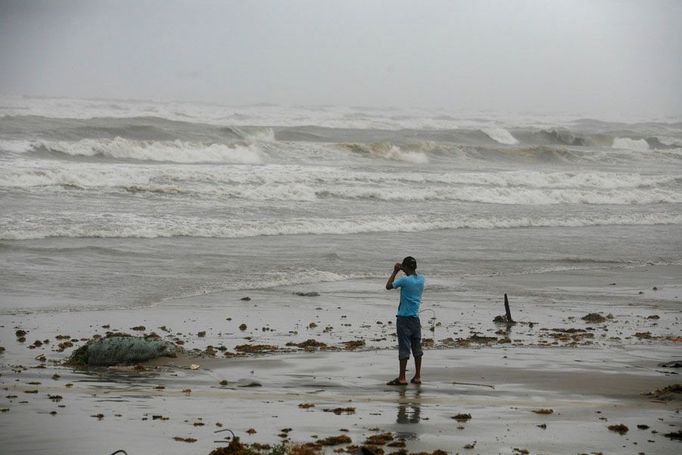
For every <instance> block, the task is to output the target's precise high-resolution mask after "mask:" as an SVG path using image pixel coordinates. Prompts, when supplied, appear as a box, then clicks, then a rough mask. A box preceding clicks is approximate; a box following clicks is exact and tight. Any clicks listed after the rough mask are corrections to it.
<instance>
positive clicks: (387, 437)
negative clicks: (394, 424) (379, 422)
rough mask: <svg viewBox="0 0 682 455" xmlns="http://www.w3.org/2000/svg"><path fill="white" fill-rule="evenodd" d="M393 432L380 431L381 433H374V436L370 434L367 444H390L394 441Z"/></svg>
mask: <svg viewBox="0 0 682 455" xmlns="http://www.w3.org/2000/svg"><path fill="white" fill-rule="evenodd" d="M393 439H394V437H393V433H390V432H387V433H379V434H373V435H372V436H369V437H368V438H367V439H366V440H365V445H368V446H383V445H386V444H388V443H389V442H391V441H393Z"/></svg>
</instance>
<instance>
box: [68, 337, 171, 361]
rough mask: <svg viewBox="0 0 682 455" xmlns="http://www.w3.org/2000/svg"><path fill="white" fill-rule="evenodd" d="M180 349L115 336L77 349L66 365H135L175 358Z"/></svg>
mask: <svg viewBox="0 0 682 455" xmlns="http://www.w3.org/2000/svg"><path fill="white" fill-rule="evenodd" d="M178 349H179V348H177V347H176V346H175V345H173V344H172V343H170V342H167V341H159V340H154V339H146V338H143V337H135V336H131V335H126V334H113V335H110V336H107V337H105V338H101V339H97V340H91V341H89V342H88V343H87V344H85V345H84V346H81V347H80V348H78V349H76V350H75V351H74V352H73V354H71V357H69V359H68V360H67V362H66V364H67V365H70V366H86V365H88V366H109V365H117V364H134V363H139V362H145V361H148V360H152V359H156V358H158V357H175V356H176V353H177V351H178Z"/></svg>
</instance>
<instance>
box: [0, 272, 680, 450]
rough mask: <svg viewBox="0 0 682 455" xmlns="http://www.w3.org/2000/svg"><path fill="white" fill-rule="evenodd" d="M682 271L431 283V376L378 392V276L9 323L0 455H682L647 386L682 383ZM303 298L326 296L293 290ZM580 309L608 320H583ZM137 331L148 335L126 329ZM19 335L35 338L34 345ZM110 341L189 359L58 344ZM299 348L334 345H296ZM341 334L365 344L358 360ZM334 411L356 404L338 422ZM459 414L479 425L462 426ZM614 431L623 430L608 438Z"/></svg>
mask: <svg viewBox="0 0 682 455" xmlns="http://www.w3.org/2000/svg"><path fill="white" fill-rule="evenodd" d="M679 276H680V268H679V267H677V266H668V267H655V266H652V267H649V268H647V269H646V270H642V269H637V270H628V269H625V270H619V271H616V272H614V271H608V272H607V271H603V272H590V273H586V272H580V273H578V272H574V273H571V272H566V273H562V274H559V273H557V272H553V273H550V274H541V275H537V276H531V275H523V276H519V277H509V276H507V277H504V279H503V280H497V279H495V277H490V279H489V280H488V279H485V278H480V277H478V278H476V279H471V280H468V281H466V288H467V290H466V292H467V295H466V300H464V301H465V302H466V304H464V303H453V302H462V300H458V298H460V297H461V295H460V296H458V295H456V294H454V295H453V294H439V291H438V288H437V285H435V286H434V289H433V290H432V291H431V293H430V303H429V306H428V308H430V309H431V311H432V313H433V315H432V314H431V313H428V312H426V313H425V314H424V317H423V324H424V326H425V329H426V330H425V332H424V334H425V336H426V337H429V338H432V339H433V346H434V347H433V348H432V349H429V350H427V352H426V357H425V360H424V371H423V376H424V384H423V385H422V386H415V385H410V386H407V387H391V386H386V385H384V384H385V382H386V381H387V380H389V379H392V378H393V377H395V373H396V368H397V361H396V352H395V350H394V349H393V347H394V345H395V342H394V339H393V337H392V332H393V327H392V325H391V323H390V322H391V317H390V316H391V313H392V312H391V309H392V306H393V303H394V302H393V300H392V299H391V297H392V296H390V295H389V296H387V295H385V294H382V293H377V292H376V291H375V287H376V283H375V282H363V281H358V282H357V283H354V284H353V286H352V289H353V291H348V289H349V286H348V285H347V283H346V284H344V285H343V286H342V285H341V284H339V283H329V284H325V285H324V286H320V287H318V288H316V289H313V290H311V289H304V288H292V289H290V290H288V291H287V293H286V295H287V296H288V297H286V298H283V297H282V295H281V294H280V295H279V296H278V297H277V299H275V297H274V296H273V295H272V293H271V291H265V290H264V291H253V292H250V293H248V296H249V297H250V299H251V300H249V301H246V300H241V298H243V297H245V295H230V296H225V295H219V294H218V295H204V296H197V297H193V298H188V299H178V300H173V301H168V302H164V304H163V305H162V306H161V305H159V306H153V307H147V308H143V309H136V310H130V309H126V308H122V309H108V310H105V311H72V312H62V313H60V312H30V313H28V312H13V313H7V314H3V315H2V316H1V317H0V322H1V325H2V329H3V330H2V335H1V337H0V346H2V347H4V348H5V351H4V352H3V353H2V354H1V356H0V362H1V371H0V372H1V373H2V376H1V377H0V381H1V383H2V387H3V396H2V397H1V398H0V403H1V404H0V408H2V410H3V412H2V413H0V432H1V434H2V447H3V452H6V453H14V454H29V453H30V454H42V453H45V454H47V453H73V454H110V453H112V452H114V451H115V450H116V449H124V450H126V451H127V453H128V454H130V455H134V454H138V453H139V454H141V453H165V454H187V453H195V454H208V453H209V452H210V451H211V450H212V449H214V448H216V447H219V446H221V445H222V444H220V443H216V442H215V441H218V440H220V439H222V438H224V435H225V434H226V433H218V434H215V433H214V432H215V431H216V430H219V429H221V428H229V429H231V430H233V431H234V432H235V433H236V434H237V435H238V436H239V437H241V438H242V440H243V441H245V442H248V443H252V442H259V443H268V444H275V443H277V442H279V441H281V440H284V439H287V440H289V441H292V442H308V441H314V440H316V439H321V438H325V437H328V436H335V435H339V434H347V435H348V436H349V437H350V438H351V439H352V441H353V444H354V445H361V444H362V443H363V442H364V441H365V440H366V438H367V437H369V436H370V435H372V434H376V433H380V432H391V433H392V436H393V437H394V439H395V440H404V442H405V444H406V447H405V449H406V450H407V451H410V452H419V451H429V452H430V451H433V450H435V449H443V450H445V451H447V452H449V453H481V454H487V453H515V452H514V450H515V449H525V450H528V451H529V452H530V453H592V452H603V453H640V452H643V453H647V454H650V453H676V452H677V451H679V449H680V447H681V446H680V442H679V441H676V440H672V439H670V438H668V437H665V436H664V435H665V434H667V433H671V432H677V431H679V430H680V427H681V426H682V419H681V418H680V414H679V408H680V400H679V395H671V396H669V397H656V396H650V395H643V394H645V393H647V392H651V391H653V390H656V389H661V388H663V387H666V386H669V385H671V384H676V383H680V382H682V381H681V380H680V379H679V375H678V374H677V372H678V369H674V368H664V367H661V366H659V365H660V364H661V363H663V362H669V361H672V360H682V354H681V353H680V344H679V336H680V322H681V321H680V313H679V300H678V296H679V295H681V294H682V293H680V292H679V290H680V289H679V287H678V285H677V283H679ZM613 283H615V284H613ZM654 285H655V286H656V287H657V289H656V290H653V287H654ZM501 289H505V290H512V292H510V295H512V308H513V311H514V314H515V315H516V319H517V320H518V321H520V323H519V324H517V325H516V326H513V327H511V328H509V329H507V328H506V327H504V326H500V325H496V324H493V322H492V317H494V316H495V315H497V314H500V313H501V312H502V307H501V301H500V299H499V296H500V295H501V294H500V292H499V291H500V290H501ZM304 291H305V292H310V291H315V292H317V293H319V294H320V295H318V296H315V295H313V296H301V295H297V294H295V293H296V292H304ZM548 296H552V297H548ZM556 296H561V297H556ZM349 300H352V301H354V302H357V301H358V300H360V301H361V303H362V304H361V305H348V301H349ZM585 301H589V302H590V305H589V306H586V305H585ZM588 312H597V313H601V314H602V315H604V317H606V320H605V321H603V322H601V323H597V324H592V323H588V322H586V321H583V320H582V319H581V317H582V316H584V315H585V314H586V313H588ZM434 315H435V319H432V318H433V317H434ZM241 324H246V326H247V327H246V329H244V330H240V329H239V326H240V325H241ZM138 325H143V326H145V328H144V329H143V330H139V331H135V330H132V329H131V328H132V327H134V326H138ZM430 328H433V329H434V330H433V331H430V330H429V329H430ZM16 330H25V331H26V332H27V334H26V340H25V341H24V342H19V341H18V340H17V337H16V333H15V332H16ZM107 331H126V332H129V333H137V334H142V333H150V332H152V331H154V332H156V333H158V334H159V335H161V336H162V337H164V338H166V339H168V340H172V341H176V342H180V343H182V345H183V346H184V348H185V349H186V351H187V354H186V355H182V356H180V357H178V358H175V359H159V360H157V361H155V362H153V363H151V364H148V365H145V369H144V370H141V371H138V370H135V369H132V368H105V369H91V370H86V371H81V370H73V369H70V368H67V367H64V366H62V365H60V364H59V362H60V361H61V360H63V359H64V358H65V357H66V356H67V355H68V354H69V353H70V352H71V350H72V349H73V348H67V349H65V350H64V351H63V352H59V351H60V349H59V348H58V343H60V342H63V341H64V340H73V341H72V342H73V343H74V345H75V346H78V345H82V344H83V343H84V341H83V340H87V339H88V338H89V337H91V336H92V335H94V334H96V333H98V334H105V333H106V332H107ZM202 331H205V332H206V333H205V334H204V335H203V336H200V335H199V332H202ZM67 335H68V336H67ZM57 336H60V337H62V338H60V339H56V337H57ZM484 337H485V338H484ZM46 339H47V340H49V343H47V344H42V345H41V346H37V347H34V348H33V349H30V348H29V347H30V345H32V344H34V342H35V340H46ZM307 339H315V340H318V341H320V342H323V343H326V344H327V346H328V349H329V350H314V351H312V352H305V351H303V350H301V349H299V348H296V347H293V346H287V343H299V342H302V341H305V340H307ZM347 341H356V342H361V343H360V344H361V346H359V347H358V348H357V349H356V350H354V351H349V350H347V347H346V346H347V345H345V344H344V342H347ZM362 343H364V344H362ZM259 344H263V345H271V346H274V347H275V348H276V349H273V350H275V351H276V352H268V353H265V354H258V355H253V354H247V355H239V356H236V357H235V354H238V352H239V349H238V348H237V347H238V346H240V345H251V346H253V345H259ZM34 346H35V345H34ZM208 346H212V347H213V348H214V349H208ZM207 350H208V351H209V353H210V352H211V351H213V352H214V354H215V355H209V354H207ZM225 353H227V354H228V355H227V356H225ZM41 356H44V357H45V358H44V360H43V357H41ZM191 364H196V365H198V368H196V369H192V368H191V367H190V366H191ZM222 381H227V382H226V383H224V382H222ZM221 382H222V384H221ZM666 398H670V399H666ZM300 404H308V405H312V406H308V407H300V406H299V405H300ZM337 408H341V409H346V408H352V411H350V410H348V411H347V413H340V414H338V415H337V414H336V413H334V412H330V411H331V410H334V409H337ZM539 409H551V410H552V412H551V414H538V413H535V412H533V411H537V410H539ZM457 414H470V415H471V419H469V420H467V421H463V422H458V421H456V420H454V419H453V417H454V416H456V415H457ZM615 424H624V425H626V426H627V427H628V432H627V433H625V434H622V435H621V434H619V433H616V432H613V431H610V430H609V429H608V426H609V425H615ZM545 426H546V427H545ZM638 426H641V428H640V427H638ZM644 426H646V428H644ZM289 428H290V429H291V430H290V431H284V432H283V431H282V430H283V429H289ZM249 429H254V430H255V433H254V432H251V433H249V432H247V431H248V430H249ZM176 436H178V437H182V438H193V439H196V442H193V443H187V442H178V441H176V440H174V437H176ZM342 447H343V446H342ZM465 447H473V448H472V449H467V448H465ZM334 448H335V447H331V448H329V449H328V451H330V452H331V451H332V450H333V449H334ZM384 450H385V451H386V453H389V452H391V451H394V450H398V448H389V447H385V448H384ZM516 453H519V451H517V452H516Z"/></svg>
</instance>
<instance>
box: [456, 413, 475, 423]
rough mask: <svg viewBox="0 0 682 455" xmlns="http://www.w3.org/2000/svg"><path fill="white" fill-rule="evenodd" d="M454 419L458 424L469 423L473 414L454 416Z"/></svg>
mask: <svg viewBox="0 0 682 455" xmlns="http://www.w3.org/2000/svg"><path fill="white" fill-rule="evenodd" d="M452 418H453V419H454V420H456V421H458V422H467V421H469V420H471V414H457V415H456V416H453V417H452Z"/></svg>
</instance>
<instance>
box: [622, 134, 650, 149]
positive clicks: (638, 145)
mask: <svg viewBox="0 0 682 455" xmlns="http://www.w3.org/2000/svg"><path fill="white" fill-rule="evenodd" d="M613 148H617V149H627V150H635V151H637V152H644V151H647V150H649V143H648V142H647V141H646V140H644V139H630V138H627V137H617V138H614V139H613Z"/></svg>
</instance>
